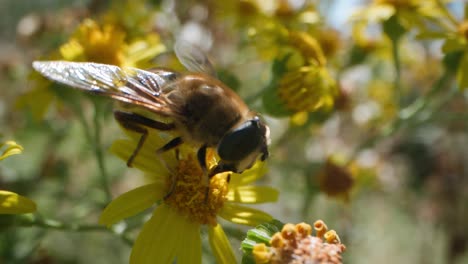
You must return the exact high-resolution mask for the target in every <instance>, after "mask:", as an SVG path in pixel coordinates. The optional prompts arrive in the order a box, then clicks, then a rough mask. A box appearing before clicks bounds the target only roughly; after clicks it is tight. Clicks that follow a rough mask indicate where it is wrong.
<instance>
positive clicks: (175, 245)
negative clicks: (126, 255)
mask: <svg viewBox="0 0 468 264" xmlns="http://www.w3.org/2000/svg"><path fill="white" fill-rule="evenodd" d="M198 228H199V226H198V225H196V224H193V223H190V222H189V221H187V220H186V219H185V218H184V217H181V216H180V215H179V214H178V213H177V212H175V211H174V210H171V209H170V208H169V207H168V206H166V205H161V206H160V207H158V208H157V209H156V211H155V212H154V214H153V216H152V217H151V219H150V220H149V221H148V222H146V223H145V225H144V226H143V228H142V229H141V232H140V234H139V235H138V237H137V239H136V241H135V244H134V246H133V250H132V253H131V255H130V263H131V264H153V263H161V264H170V263H173V262H174V260H175V259H176V258H177V255H178V253H180V250H189V248H190V247H194V248H193V250H194V251H195V250H199V251H201V242H200V238H199V237H198V238H196V239H195V240H193V239H194V238H195V237H196V236H195V234H197V235H198V236H200V235H199V233H198ZM187 232H188V233H187ZM186 234H188V236H186ZM184 247H185V248H184ZM191 250H192V249H191ZM188 256H191V257H194V259H192V260H191V262H182V260H183V261H186V257H188ZM181 258H182V260H181V261H180V262H178V263H201V253H195V252H191V253H188V255H187V253H185V254H182V255H181ZM195 258H197V259H195Z"/></svg>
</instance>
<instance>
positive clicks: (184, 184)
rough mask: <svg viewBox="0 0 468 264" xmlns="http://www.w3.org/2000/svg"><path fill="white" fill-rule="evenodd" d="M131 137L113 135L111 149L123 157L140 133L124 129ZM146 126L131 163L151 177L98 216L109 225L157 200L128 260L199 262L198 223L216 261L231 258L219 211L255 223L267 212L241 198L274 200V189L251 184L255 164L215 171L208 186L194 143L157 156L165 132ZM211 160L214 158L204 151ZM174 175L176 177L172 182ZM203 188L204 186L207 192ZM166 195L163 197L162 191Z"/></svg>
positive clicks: (234, 219)
mask: <svg viewBox="0 0 468 264" xmlns="http://www.w3.org/2000/svg"><path fill="white" fill-rule="evenodd" d="M126 133H127V134H128V135H129V136H130V139H125V140H118V141H116V142H115V143H114V144H113V145H112V147H111V151H112V152H114V153H115V154H116V155H117V156H119V157H120V158H122V159H123V160H125V161H127V160H128V158H129V157H130V155H131V154H132V153H133V151H134V149H135V147H136V145H137V142H138V139H139V135H138V134H136V133H132V132H128V131H127V132H126ZM164 136H167V135H163V134H158V133H157V132H155V131H152V132H150V135H149V137H148V139H147V140H146V141H145V144H144V146H143V147H142V148H141V150H140V151H139V153H138V155H137V156H136V158H135V160H134V163H133V166H134V167H135V168H137V169H140V170H142V171H144V172H145V173H146V175H147V177H148V178H150V179H151V183H149V184H147V185H144V186H141V187H138V188H136V189H134V190H131V191H129V192H127V193H124V194H122V195H121V196H119V197H118V198H116V199H115V200H114V201H112V202H111V203H110V204H109V205H108V206H107V207H106V209H105V210H104V211H103V213H102V215H101V218H100V220H99V222H100V223H101V224H104V225H107V226H110V225H112V224H114V223H116V222H118V221H120V220H122V219H124V218H127V217H130V216H132V215H135V214H137V213H139V212H141V211H143V210H145V209H147V208H149V207H151V206H153V205H154V204H158V206H157V208H156V209H155V210H154V212H153V214H152V217H151V218H150V220H148V222H146V223H145V224H144V226H143V228H142V230H141V231H140V234H139V235H138V238H137V239H136V242H135V245H134V247H133V250H132V254H131V257H130V263H139V264H140V263H154V262H155V261H156V260H157V261H158V263H173V261H174V260H176V259H177V263H201V238H200V228H201V227H202V226H206V227H207V229H208V235H209V242H210V245H211V248H212V249H213V251H214V255H215V256H216V258H217V260H218V262H219V263H235V262H236V260H235V257H234V253H233V252H232V249H231V246H230V244H229V242H228V239H227V237H226V235H225V233H224V231H223V229H222V227H221V226H220V225H219V223H218V221H217V218H218V217H221V218H224V219H226V220H228V221H231V222H233V223H237V224H244V225H251V226H255V225H258V224H260V223H262V222H266V221H270V220H271V219H272V218H271V216H270V215H268V214H266V213H264V212H262V211H259V210H256V209H253V208H249V207H246V206H243V205H242V204H257V203H265V202H273V201H276V199H277V197H278V192H277V191H276V190H275V189H273V188H270V187H262V186H250V185H248V184H249V183H252V182H254V181H255V180H257V179H258V178H259V177H261V176H263V174H264V173H265V168H263V167H261V166H259V165H258V164H257V165H256V166H254V167H253V168H252V169H250V170H248V171H246V172H245V173H244V174H242V175H240V174H232V173H228V172H225V173H219V174H216V175H214V176H213V177H212V178H211V180H210V183H209V188H208V189H207V186H206V184H204V182H203V179H204V177H203V176H204V174H203V171H202V170H201V168H200V167H199V164H198V161H197V159H196V157H195V152H194V150H193V148H191V147H189V146H182V147H180V148H179V149H178V151H168V152H166V153H163V154H161V155H160V157H159V158H158V156H157V155H156V154H155V153H156V150H157V149H158V148H160V147H161V146H163V145H164V143H165V142H167V137H166V138H164ZM207 162H208V164H209V165H211V166H213V165H214V164H215V163H214V162H215V159H214V156H213V155H209V156H208V159H207ZM173 181H175V182H173ZM207 190H208V192H207ZM166 195H167V197H166V198H165V199H164V197H165V196H166Z"/></svg>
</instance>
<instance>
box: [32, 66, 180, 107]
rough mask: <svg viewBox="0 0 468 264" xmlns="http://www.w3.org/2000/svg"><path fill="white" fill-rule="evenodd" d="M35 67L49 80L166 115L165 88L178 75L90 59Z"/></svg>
mask: <svg viewBox="0 0 468 264" xmlns="http://www.w3.org/2000/svg"><path fill="white" fill-rule="evenodd" d="M33 68H34V69H35V70H36V71H38V72H39V73H40V74H42V75H44V76H45V77H47V78H48V79H51V80H53V81H56V82H59V83H63V84H66V85H69V86H72V87H75V88H78V89H81V90H85V91H88V92H91V93H95V94H99V95H103V96H108V97H111V98H114V99H116V100H119V101H122V102H125V103H130V104H136V105H140V106H142V107H145V108H148V109H149V110H153V111H154V112H156V113H159V114H162V115H167V114H169V112H168V111H169V109H168V108H167V102H165V99H164V97H161V96H160V95H161V92H162V90H161V87H163V86H164V85H165V84H166V83H167V82H169V81H171V80H170V79H171V78H172V76H173V75H174V74H175V73H173V72H170V71H166V70H159V71H158V73H153V72H149V71H144V70H140V69H136V68H120V67H117V66H113V65H107V64H100V63H91V62H69V61H35V62H33Z"/></svg>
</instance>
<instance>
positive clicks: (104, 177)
mask: <svg viewBox="0 0 468 264" xmlns="http://www.w3.org/2000/svg"><path fill="white" fill-rule="evenodd" d="M94 109H95V110H94V117H93V122H94V141H95V148H94V152H95V155H96V161H97V164H98V168H99V171H100V176H101V177H100V178H101V184H102V188H103V189H104V193H105V194H106V202H110V201H111V200H112V194H111V191H110V188H109V175H108V174H107V169H106V166H105V162H104V153H103V151H102V143H101V141H102V140H101V122H100V120H99V115H100V110H99V105H98V104H97V103H96V102H94Z"/></svg>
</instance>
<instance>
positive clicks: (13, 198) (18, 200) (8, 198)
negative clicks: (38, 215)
mask: <svg viewBox="0 0 468 264" xmlns="http://www.w3.org/2000/svg"><path fill="white" fill-rule="evenodd" d="M35 211H36V204H35V203H34V202H33V201H32V200H30V199H28V198H26V197H24V196H21V195H19V194H16V193H14V192H9V191H2V190H0V214H26V213H33V212H35Z"/></svg>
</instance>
